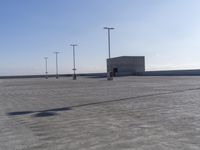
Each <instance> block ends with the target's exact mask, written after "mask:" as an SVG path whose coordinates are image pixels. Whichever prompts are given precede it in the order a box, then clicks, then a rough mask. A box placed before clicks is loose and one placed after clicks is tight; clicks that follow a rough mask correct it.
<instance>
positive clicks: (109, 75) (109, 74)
mask: <svg viewBox="0 0 200 150" xmlns="http://www.w3.org/2000/svg"><path fill="white" fill-rule="evenodd" d="M107 80H108V81H111V80H113V73H112V72H108V73H107Z"/></svg>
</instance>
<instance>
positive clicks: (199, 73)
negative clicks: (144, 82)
mask: <svg viewBox="0 0 200 150" xmlns="http://www.w3.org/2000/svg"><path fill="white" fill-rule="evenodd" d="M144 76H200V69H198V70H166V71H146V72H145V73H144Z"/></svg>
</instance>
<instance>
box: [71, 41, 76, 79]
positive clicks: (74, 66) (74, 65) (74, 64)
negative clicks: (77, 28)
mask: <svg viewBox="0 0 200 150" xmlns="http://www.w3.org/2000/svg"><path fill="white" fill-rule="evenodd" d="M70 46H72V47H73V69H72V70H73V71H74V75H73V80H76V62H75V47H76V46H78V45H77V44H71V45H70Z"/></svg>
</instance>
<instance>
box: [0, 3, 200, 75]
mask: <svg viewBox="0 0 200 150" xmlns="http://www.w3.org/2000/svg"><path fill="white" fill-rule="evenodd" d="M199 8H200V1H199V0H0V52H1V55H0V75H15V74H42V73H43V72H44V68H45V66H44V59H43V57H44V56H48V57H49V73H55V54H53V52H54V51H60V52H61V53H60V54H59V72H60V73H71V72H72V48H71V47H70V46H69V45H70V44H71V43H78V44H79V47H77V50H76V54H77V69H78V72H105V70H106V58H107V57H108V50H107V34H106V31H105V30H103V27H104V26H112V27H115V28H116V29H115V30H113V31H112V34H111V36H112V38H111V56H112V57H115V56H121V55H133V56H134V55H143V56H145V57H146V70H160V69H162V70H163V69H167V70H169V69H195V68H197V69H199V68H200V9H199Z"/></svg>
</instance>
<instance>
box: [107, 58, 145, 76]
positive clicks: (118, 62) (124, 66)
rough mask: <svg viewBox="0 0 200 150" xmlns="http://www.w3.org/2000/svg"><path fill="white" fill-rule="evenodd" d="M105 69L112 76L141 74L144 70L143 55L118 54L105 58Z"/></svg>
mask: <svg viewBox="0 0 200 150" xmlns="http://www.w3.org/2000/svg"><path fill="white" fill-rule="evenodd" d="M107 71H108V72H113V76H124V75H143V74H144V72H145V57H144V56H120V57H114V58H110V59H107Z"/></svg>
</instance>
